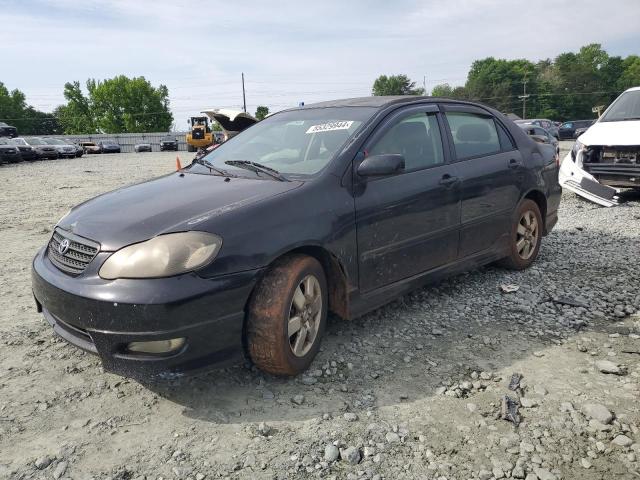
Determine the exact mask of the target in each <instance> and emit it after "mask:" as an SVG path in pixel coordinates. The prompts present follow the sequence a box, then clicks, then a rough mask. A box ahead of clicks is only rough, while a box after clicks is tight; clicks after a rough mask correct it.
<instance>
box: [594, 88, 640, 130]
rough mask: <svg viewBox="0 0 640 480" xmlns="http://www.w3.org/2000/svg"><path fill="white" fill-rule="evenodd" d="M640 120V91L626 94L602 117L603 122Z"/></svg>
mask: <svg viewBox="0 0 640 480" xmlns="http://www.w3.org/2000/svg"><path fill="white" fill-rule="evenodd" d="M625 120H640V90H632V91H630V92H624V93H623V94H622V95H620V96H619V97H618V98H617V99H616V100H615V101H614V102H613V104H611V107H609V109H608V110H607V111H606V112H605V113H604V114H603V115H602V118H601V119H600V121H601V122H624V121H625Z"/></svg>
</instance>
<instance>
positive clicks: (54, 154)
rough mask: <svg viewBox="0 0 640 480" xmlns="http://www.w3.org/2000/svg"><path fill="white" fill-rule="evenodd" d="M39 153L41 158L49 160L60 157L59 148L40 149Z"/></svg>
mask: <svg viewBox="0 0 640 480" xmlns="http://www.w3.org/2000/svg"><path fill="white" fill-rule="evenodd" d="M37 154H38V158H39V159H43V158H46V159H48V160H55V159H57V158H59V155H58V151H57V150H39V151H38V152H37Z"/></svg>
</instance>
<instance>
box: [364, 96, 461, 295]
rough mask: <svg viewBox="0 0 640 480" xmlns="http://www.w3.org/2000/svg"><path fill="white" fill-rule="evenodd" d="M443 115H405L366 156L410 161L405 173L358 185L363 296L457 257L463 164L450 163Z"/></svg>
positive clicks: (426, 109)
mask: <svg viewBox="0 0 640 480" xmlns="http://www.w3.org/2000/svg"><path fill="white" fill-rule="evenodd" d="M437 110H438V108H437V106H436V105H424V106H419V107H409V108H405V109H402V110H401V111H400V112H398V113H396V114H394V115H392V116H391V118H389V119H388V120H387V121H386V122H385V123H384V124H383V125H381V127H379V128H378V129H377V130H376V132H374V134H373V135H372V137H371V138H370V139H369V140H368V141H367V143H366V145H365V148H364V153H365V154H366V155H377V154H383V153H397V154H401V155H403V156H404V158H405V170H404V172H401V173H399V174H396V175H390V176H386V177H383V178H371V177H370V178H367V179H363V178H359V179H358V177H357V175H356V179H357V180H356V181H357V182H359V183H358V188H357V189H356V191H357V192H358V193H357V195H356V200H355V204H356V226H357V236H358V258H359V279H360V290H361V291H362V292H368V291H371V290H374V289H376V288H379V287H382V286H385V285H388V284H391V283H394V282H397V281H399V280H402V279H405V278H408V277H411V276H414V275H417V274H420V273H422V272H424V271H427V270H431V269H433V268H436V267H438V266H441V265H444V264H446V263H449V262H451V261H453V260H455V258H456V256H457V249H458V228H459V224H460V188H459V181H458V178H457V173H456V166H455V165H452V164H450V163H449V161H448V160H449V156H448V146H447V143H446V137H444V136H443V134H442V131H443V127H444V125H443V123H442V119H440V118H439V116H438V114H437V113H436V112H437ZM443 140H444V141H443ZM354 163H355V164H356V166H357V164H358V162H354Z"/></svg>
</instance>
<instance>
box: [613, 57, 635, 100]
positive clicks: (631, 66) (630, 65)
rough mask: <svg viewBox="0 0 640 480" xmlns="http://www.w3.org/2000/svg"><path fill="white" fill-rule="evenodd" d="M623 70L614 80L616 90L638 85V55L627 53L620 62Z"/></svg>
mask: <svg viewBox="0 0 640 480" xmlns="http://www.w3.org/2000/svg"><path fill="white" fill-rule="evenodd" d="M622 65H623V71H622V74H621V75H620V78H619V79H618V81H617V82H616V86H617V88H618V90H620V91H623V90H626V89H627V88H631V87H640V57H638V56H637V55H629V56H628V57H627V58H625V59H624V61H623V62H622Z"/></svg>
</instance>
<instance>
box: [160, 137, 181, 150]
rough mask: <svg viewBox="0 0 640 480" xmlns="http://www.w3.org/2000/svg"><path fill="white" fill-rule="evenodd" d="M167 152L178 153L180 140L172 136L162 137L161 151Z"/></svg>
mask: <svg viewBox="0 0 640 480" xmlns="http://www.w3.org/2000/svg"><path fill="white" fill-rule="evenodd" d="M165 150H175V151H178V139H177V138H176V137H172V136H170V135H167V136H166V137H162V139H161V140H160V151H161V152H164V151H165Z"/></svg>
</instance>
